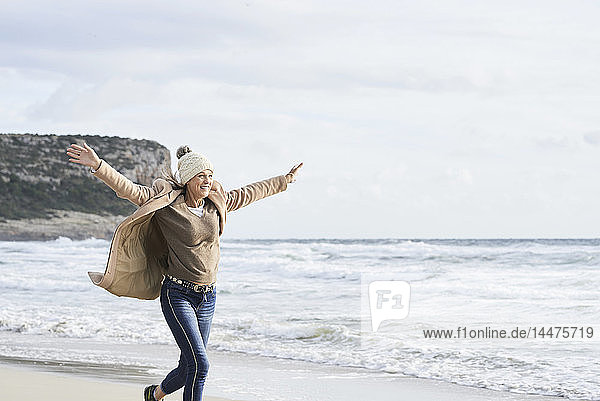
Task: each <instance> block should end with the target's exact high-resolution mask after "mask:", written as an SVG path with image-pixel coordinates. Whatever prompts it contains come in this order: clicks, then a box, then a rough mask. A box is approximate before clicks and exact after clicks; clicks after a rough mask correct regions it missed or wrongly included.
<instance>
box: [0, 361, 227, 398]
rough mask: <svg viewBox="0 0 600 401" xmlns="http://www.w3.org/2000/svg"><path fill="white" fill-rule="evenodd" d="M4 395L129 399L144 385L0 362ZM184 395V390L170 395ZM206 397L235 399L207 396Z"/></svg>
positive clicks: (139, 393)
mask: <svg viewBox="0 0 600 401" xmlns="http://www.w3.org/2000/svg"><path fill="white" fill-rule="evenodd" d="M0 376H2V388H3V393H4V397H5V398H6V399H12V400H23V401H26V400H40V399H43V400H61V401H76V400H77V401H78V400H82V399H85V400H87V401H101V400H112V401H121V400H123V401H125V400H135V399H138V400H141V399H142V391H143V387H141V386H140V385H138V384H124V383H116V382H111V381H106V380H104V381H103V380H93V379H89V378H83V377H79V376H74V375H67V374H64V373H63V374H59V373H51V372H42V371H37V370H33V369H27V368H15V367H7V366H5V365H3V366H0ZM178 398H181V394H180V392H177V393H174V394H172V395H170V396H169V397H167V398H166V399H172V400H176V399H178ZM204 399H205V400H206V401H233V400H228V399H225V398H220V397H208V396H207V397H204Z"/></svg>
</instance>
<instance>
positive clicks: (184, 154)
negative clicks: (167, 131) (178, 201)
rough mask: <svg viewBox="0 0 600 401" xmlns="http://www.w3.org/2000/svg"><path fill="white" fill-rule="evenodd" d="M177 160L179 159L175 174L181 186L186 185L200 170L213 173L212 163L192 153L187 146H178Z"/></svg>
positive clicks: (198, 154)
mask: <svg viewBox="0 0 600 401" xmlns="http://www.w3.org/2000/svg"><path fill="white" fill-rule="evenodd" d="M177 158H178V159H179V161H178V162H177V172H178V173H179V179H180V180H181V183H182V184H183V185H185V184H187V182H188V181H189V180H191V179H192V178H194V176H195V175H196V174H198V173H199V172H201V171H202V170H206V169H208V170H210V171H212V172H214V171H215V169H214V168H213V165H212V163H211V162H210V160H208V158H206V156H204V155H201V154H200V153H195V152H192V150H191V149H190V148H189V146H187V145H184V146H180V147H179V149H177Z"/></svg>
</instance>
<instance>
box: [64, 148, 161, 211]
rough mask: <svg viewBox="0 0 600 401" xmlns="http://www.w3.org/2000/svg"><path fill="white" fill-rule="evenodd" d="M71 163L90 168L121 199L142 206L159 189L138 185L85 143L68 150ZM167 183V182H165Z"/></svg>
mask: <svg viewBox="0 0 600 401" xmlns="http://www.w3.org/2000/svg"><path fill="white" fill-rule="evenodd" d="M67 155H68V156H69V157H70V159H69V161H70V162H72V163H77V164H81V165H84V166H86V167H89V168H90V169H91V170H90V172H91V173H92V174H94V175H95V176H96V177H98V178H100V179H101V180H102V181H104V183H105V184H106V185H108V186H109V187H110V188H111V189H112V190H113V191H115V193H116V194H117V196H118V197H119V198H123V199H127V200H128V201H130V202H131V203H133V204H135V205H137V206H141V205H143V204H144V203H146V201H148V200H149V199H151V198H152V197H154V196H156V195H157V193H158V192H159V189H158V188H155V186H154V185H153V186H152V187H147V186H145V185H140V184H136V183H134V182H133V181H131V180H130V179H129V178H127V177H125V176H124V175H123V174H121V173H119V172H118V171H117V170H115V169H114V168H112V167H111V166H110V165H109V164H108V163H107V162H106V160H103V159H100V158H99V157H98V155H97V154H96V152H95V151H94V149H92V148H91V147H90V146H88V145H87V144H86V143H85V142H84V144H83V146H80V145H76V144H71V146H70V147H69V148H68V149H67ZM165 182H166V181H165Z"/></svg>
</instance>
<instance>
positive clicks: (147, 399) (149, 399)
mask: <svg viewBox="0 0 600 401" xmlns="http://www.w3.org/2000/svg"><path fill="white" fill-rule="evenodd" d="M157 387H158V386H157V385H156V384H153V385H152V386H148V387H146V388H145V389H144V401H156V398H154V390H155V389H156V388H157Z"/></svg>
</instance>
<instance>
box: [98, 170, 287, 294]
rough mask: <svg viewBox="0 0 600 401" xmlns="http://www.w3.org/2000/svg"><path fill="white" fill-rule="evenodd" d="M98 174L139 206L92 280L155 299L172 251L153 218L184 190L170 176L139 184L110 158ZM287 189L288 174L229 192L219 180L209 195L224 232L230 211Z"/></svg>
mask: <svg viewBox="0 0 600 401" xmlns="http://www.w3.org/2000/svg"><path fill="white" fill-rule="evenodd" d="M93 174H94V175H95V176H96V177H98V178H100V179H101V180H102V181H104V182H105V183H106V185H108V186H109V187H111V188H112V189H113V190H114V191H115V193H116V194H117V196H118V197H120V198H123V199H127V200H129V201H130V202H132V203H134V204H135V205H137V206H139V208H138V209H137V210H136V211H135V212H134V213H133V214H132V215H130V216H128V217H127V218H126V219H125V220H124V221H123V222H121V223H120V224H119V225H118V226H117V229H116V230H115V233H114V235H113V239H112V242H111V245H110V253H109V255H108V262H107V264H106V270H105V272H104V273H96V272H89V273H88V274H89V276H90V278H91V279H92V282H93V283H94V284H96V285H98V286H100V287H102V288H105V289H106V290H108V291H109V292H111V293H113V294H115V295H118V296H125V297H132V298H140V299H155V298H157V297H158V296H159V294H160V286H161V283H162V279H163V275H164V273H165V270H166V264H167V255H168V249H167V244H166V241H165V238H164V237H163V235H162V233H161V231H160V229H159V228H158V226H157V225H156V223H155V222H154V220H153V219H152V216H153V215H154V212H155V211H156V210H158V209H160V208H163V207H165V206H167V205H169V204H170V203H171V202H173V201H174V200H175V199H176V198H177V197H178V196H179V195H180V194H181V192H182V190H174V189H173V188H172V187H171V184H170V183H169V182H168V181H166V180H164V179H160V178H159V179H156V180H155V181H154V182H153V183H152V186H151V187H147V186H144V185H139V184H135V183H134V182H132V181H131V180H129V179H128V178H127V177H125V176H124V175H122V174H120V173H119V172H118V171H117V170H115V169H114V168H112V167H111V166H110V165H109V164H108V163H107V162H106V161H105V160H102V163H101V164H100V167H99V168H98V170H97V171H95V172H93ZM286 189H287V180H286V178H285V176H284V175H281V176H277V177H273V178H270V179H267V180H263V181H259V182H255V183H253V184H250V185H246V186H244V187H242V188H240V189H236V190H233V191H228V192H225V191H224V190H223V187H222V186H221V184H219V183H218V182H217V181H213V184H212V187H211V189H210V193H209V195H208V199H210V200H211V201H212V202H213V203H214V204H215V206H216V207H217V211H218V213H219V235H221V234H223V228H224V226H225V222H226V221H227V212H230V211H233V210H236V209H239V208H241V207H244V206H246V205H248V204H250V203H252V202H254V201H256V200H259V199H262V198H265V197H267V196H270V195H273V194H276V193H278V192H281V191H285V190H286Z"/></svg>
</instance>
